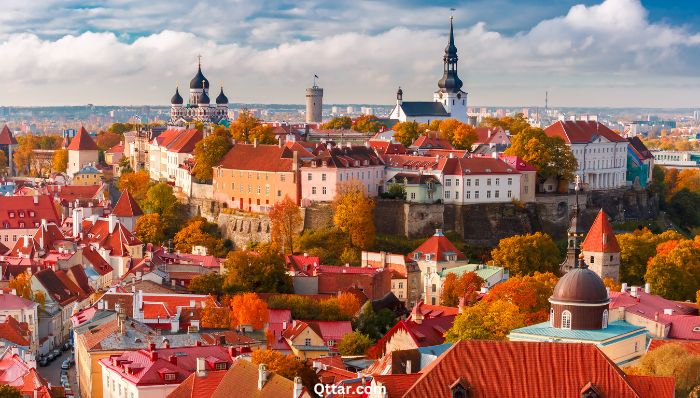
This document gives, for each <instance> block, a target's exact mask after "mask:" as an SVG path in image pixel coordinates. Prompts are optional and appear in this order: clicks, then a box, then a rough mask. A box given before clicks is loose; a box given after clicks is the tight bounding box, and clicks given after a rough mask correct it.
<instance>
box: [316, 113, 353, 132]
mask: <svg viewBox="0 0 700 398" xmlns="http://www.w3.org/2000/svg"><path fill="white" fill-rule="evenodd" d="M321 128H322V129H329V130H347V129H350V128H352V119H351V118H350V116H336V117H334V118H333V119H331V120H329V121H327V122H326V123H323V124H322V125H321Z"/></svg>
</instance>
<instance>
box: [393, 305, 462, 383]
mask: <svg viewBox="0 0 700 398" xmlns="http://www.w3.org/2000/svg"><path fill="white" fill-rule="evenodd" d="M457 312H458V313H460V314H461V313H462V312H464V296H462V297H460V298H459V304H457ZM409 362H410V361H409ZM406 373H411V372H409V371H406Z"/></svg>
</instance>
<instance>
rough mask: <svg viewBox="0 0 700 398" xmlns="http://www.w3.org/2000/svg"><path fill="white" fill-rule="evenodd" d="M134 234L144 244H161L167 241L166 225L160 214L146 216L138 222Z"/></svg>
mask: <svg viewBox="0 0 700 398" xmlns="http://www.w3.org/2000/svg"><path fill="white" fill-rule="evenodd" d="M134 234H135V235H136V236H137V237H138V238H139V239H140V240H141V242H143V243H153V244H161V243H163V242H164V241H165V225H163V220H162V219H161V218H160V214H158V213H151V214H144V215H143V216H141V217H139V218H138V219H137V220H136V226H135V227H134Z"/></svg>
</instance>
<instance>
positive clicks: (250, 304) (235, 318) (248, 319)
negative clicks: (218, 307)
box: [230, 293, 268, 330]
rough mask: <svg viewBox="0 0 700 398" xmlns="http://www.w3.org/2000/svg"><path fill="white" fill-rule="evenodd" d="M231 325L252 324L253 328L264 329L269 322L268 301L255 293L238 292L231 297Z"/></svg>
mask: <svg viewBox="0 0 700 398" xmlns="http://www.w3.org/2000/svg"><path fill="white" fill-rule="evenodd" d="M230 306H231V326H232V327H234V328H237V327H240V326H245V325H250V326H251V327H252V328H253V329H256V330H258V329H263V328H264V327H265V324H266V323H267V317H268V311H267V303H265V302H264V301H263V300H261V299H260V298H259V297H258V295H257V294H255V293H243V294H237V295H235V296H233V297H231V301H230Z"/></svg>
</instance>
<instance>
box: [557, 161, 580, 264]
mask: <svg viewBox="0 0 700 398" xmlns="http://www.w3.org/2000/svg"><path fill="white" fill-rule="evenodd" d="M580 190H581V179H580V177H579V176H578V175H577V176H576V183H575V184H574V191H575V192H576V202H575V204H574V216H573V217H572V218H571V222H570V223H569V230H568V232H567V249H566V258H565V259H564V262H563V263H561V266H560V268H561V273H562V274H563V273H566V272H567V271H570V270H572V269H574V268H577V267H578V266H579V265H580V264H579V263H578V261H579V256H580V254H581V242H582V241H583V233H584V230H583V226H582V225H581V220H580V219H579V201H578V193H579V191H580Z"/></svg>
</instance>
